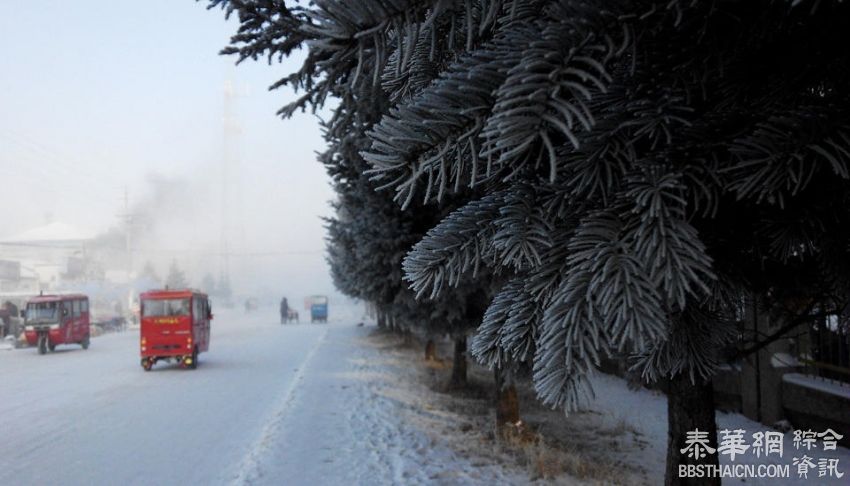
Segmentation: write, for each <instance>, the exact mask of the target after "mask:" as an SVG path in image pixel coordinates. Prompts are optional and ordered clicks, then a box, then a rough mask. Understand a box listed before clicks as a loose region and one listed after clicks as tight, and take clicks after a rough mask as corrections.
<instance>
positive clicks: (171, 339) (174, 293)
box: [140, 289, 213, 371]
mask: <svg viewBox="0 0 850 486" xmlns="http://www.w3.org/2000/svg"><path fill="white" fill-rule="evenodd" d="M140 301H141V320H142V322H141V342H140V345H141V355H142V368H144V369H145V371H150V369H151V368H153V365H154V364H156V362H157V361H160V360H166V361H176V362H178V363H179V364H180V366H182V367H184V368H189V369H195V368H197V366H198V354H199V353H202V352H204V351H207V350H209V346H210V320H212V318H213V316H212V308H211V307H210V302H209V298H208V297H207V295H206V294H204V293H201V292H198V291H197V290H188V289H186V290H169V289H165V290H151V291H149V292H145V293H143V294H142V295H141V296H140Z"/></svg>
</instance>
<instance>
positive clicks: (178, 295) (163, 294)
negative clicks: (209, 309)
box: [139, 289, 207, 300]
mask: <svg viewBox="0 0 850 486" xmlns="http://www.w3.org/2000/svg"><path fill="white" fill-rule="evenodd" d="M193 295H203V296H204V297H206V296H207V294H205V293H203V292H201V291H199V290H194V289H157V290H148V291H147V292H142V294H141V295H140V296H139V297H141V299H142V300H148V299H185V298H189V297H191V296H193Z"/></svg>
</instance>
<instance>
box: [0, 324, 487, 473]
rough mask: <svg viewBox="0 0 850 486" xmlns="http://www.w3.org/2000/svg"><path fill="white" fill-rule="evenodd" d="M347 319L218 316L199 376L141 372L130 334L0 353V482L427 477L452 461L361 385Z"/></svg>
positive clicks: (364, 375) (363, 376)
mask: <svg viewBox="0 0 850 486" xmlns="http://www.w3.org/2000/svg"><path fill="white" fill-rule="evenodd" d="M354 323H355V322H354V320H353V319H351V320H350V321H349V322H336V323H333V322H332V323H331V324H328V325H319V324H316V325H311V324H300V325H286V326H281V325H280V324H278V323H277V322H276V316H275V315H274V311H273V310H272V309H261V310H260V312H258V313H257V314H254V315H249V316H245V315H242V314H239V313H235V312H230V313H227V312H219V313H218V315H217V316H216V319H215V320H214V321H213V323H212V326H213V331H212V333H213V334H212V341H211V347H210V352H209V353H205V354H202V355H201V357H200V360H199V363H200V364H199V367H198V369H197V370H194V371H191V370H184V369H180V368H178V367H176V366H174V365H169V364H164V363H159V364H158V365H157V366H156V367H155V368H154V370H153V371H152V372H150V373H145V372H144V371H143V370H142V368H141V367H140V366H139V362H138V331H128V332H125V333H121V334H112V335H107V336H102V337H99V338H96V339H94V340H93V342H92V346H91V348H90V349H89V350H88V351H83V350H81V349H80V348H79V347H77V346H62V347H59V348H58V349H57V352H55V353H49V354H47V355H45V356H39V355H38V354H37V353H36V351H35V350H34V349H27V350H14V351H0V484H4V485H5V484H143V483H144V484H340V483H345V484H352V483H354V484H358V483H359V484H367V483H368V484H391V483H397V482H400V481H401V482H406V483H422V482H429V476H428V474H434V470H433V469H432V468H434V467H435V466H438V465H439V466H440V467H442V468H445V467H446V466H447V465H448V464H451V463H452V462H453V461H452V460H451V457H450V456H451V453H450V452H448V451H445V450H441V449H440V448H439V447H432V445H433V444H431V443H430V441H429V439H428V438H427V436H426V435H425V434H422V433H421V432H420V431H409V430H405V428H404V427H403V426H401V425H399V423H400V422H399V420H398V417H397V416H396V414H395V412H394V410H393V407H392V404H389V403H388V402H387V401H386V400H382V399H380V398H379V397H377V396H376V395H375V394H374V393H373V391H374V390H370V386H369V385H368V383H369V379H368V375H369V373H374V372H375V371H374V370H371V371H370V369H369V368H368V366H367V365H366V364H365V363H367V362H368V361H369V360H368V356H367V355H364V354H363V353H368V352H370V351H369V350H364V349H363V348H362V346H358V345H357V340H358V338H359V337H360V336H362V335H364V334H365V333H366V332H368V331H367V328H359V327H356V326H355V325H354ZM371 352H374V351H371ZM373 388H374V387H373ZM364 412H365V413H364ZM429 465H430V468H429ZM458 466H459V467H463V464H458ZM429 469H430V472H429ZM430 478H431V479H433V478H434V476H433V475H432V476H430ZM482 479H484V478H482Z"/></svg>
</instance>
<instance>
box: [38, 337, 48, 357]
mask: <svg viewBox="0 0 850 486" xmlns="http://www.w3.org/2000/svg"><path fill="white" fill-rule="evenodd" d="M46 353H47V336H45V335H41V336H39V337H38V354H46Z"/></svg>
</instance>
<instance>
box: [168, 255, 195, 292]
mask: <svg viewBox="0 0 850 486" xmlns="http://www.w3.org/2000/svg"><path fill="white" fill-rule="evenodd" d="M165 286H166V287H168V288H170V289H185V288H186V287H188V286H189V283H188V282H187V280H186V275H185V274H184V273H183V270H180V267H179V266H178V265H177V260H172V261H171V266H169V267H168V275H167V276H166V277H165Z"/></svg>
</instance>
